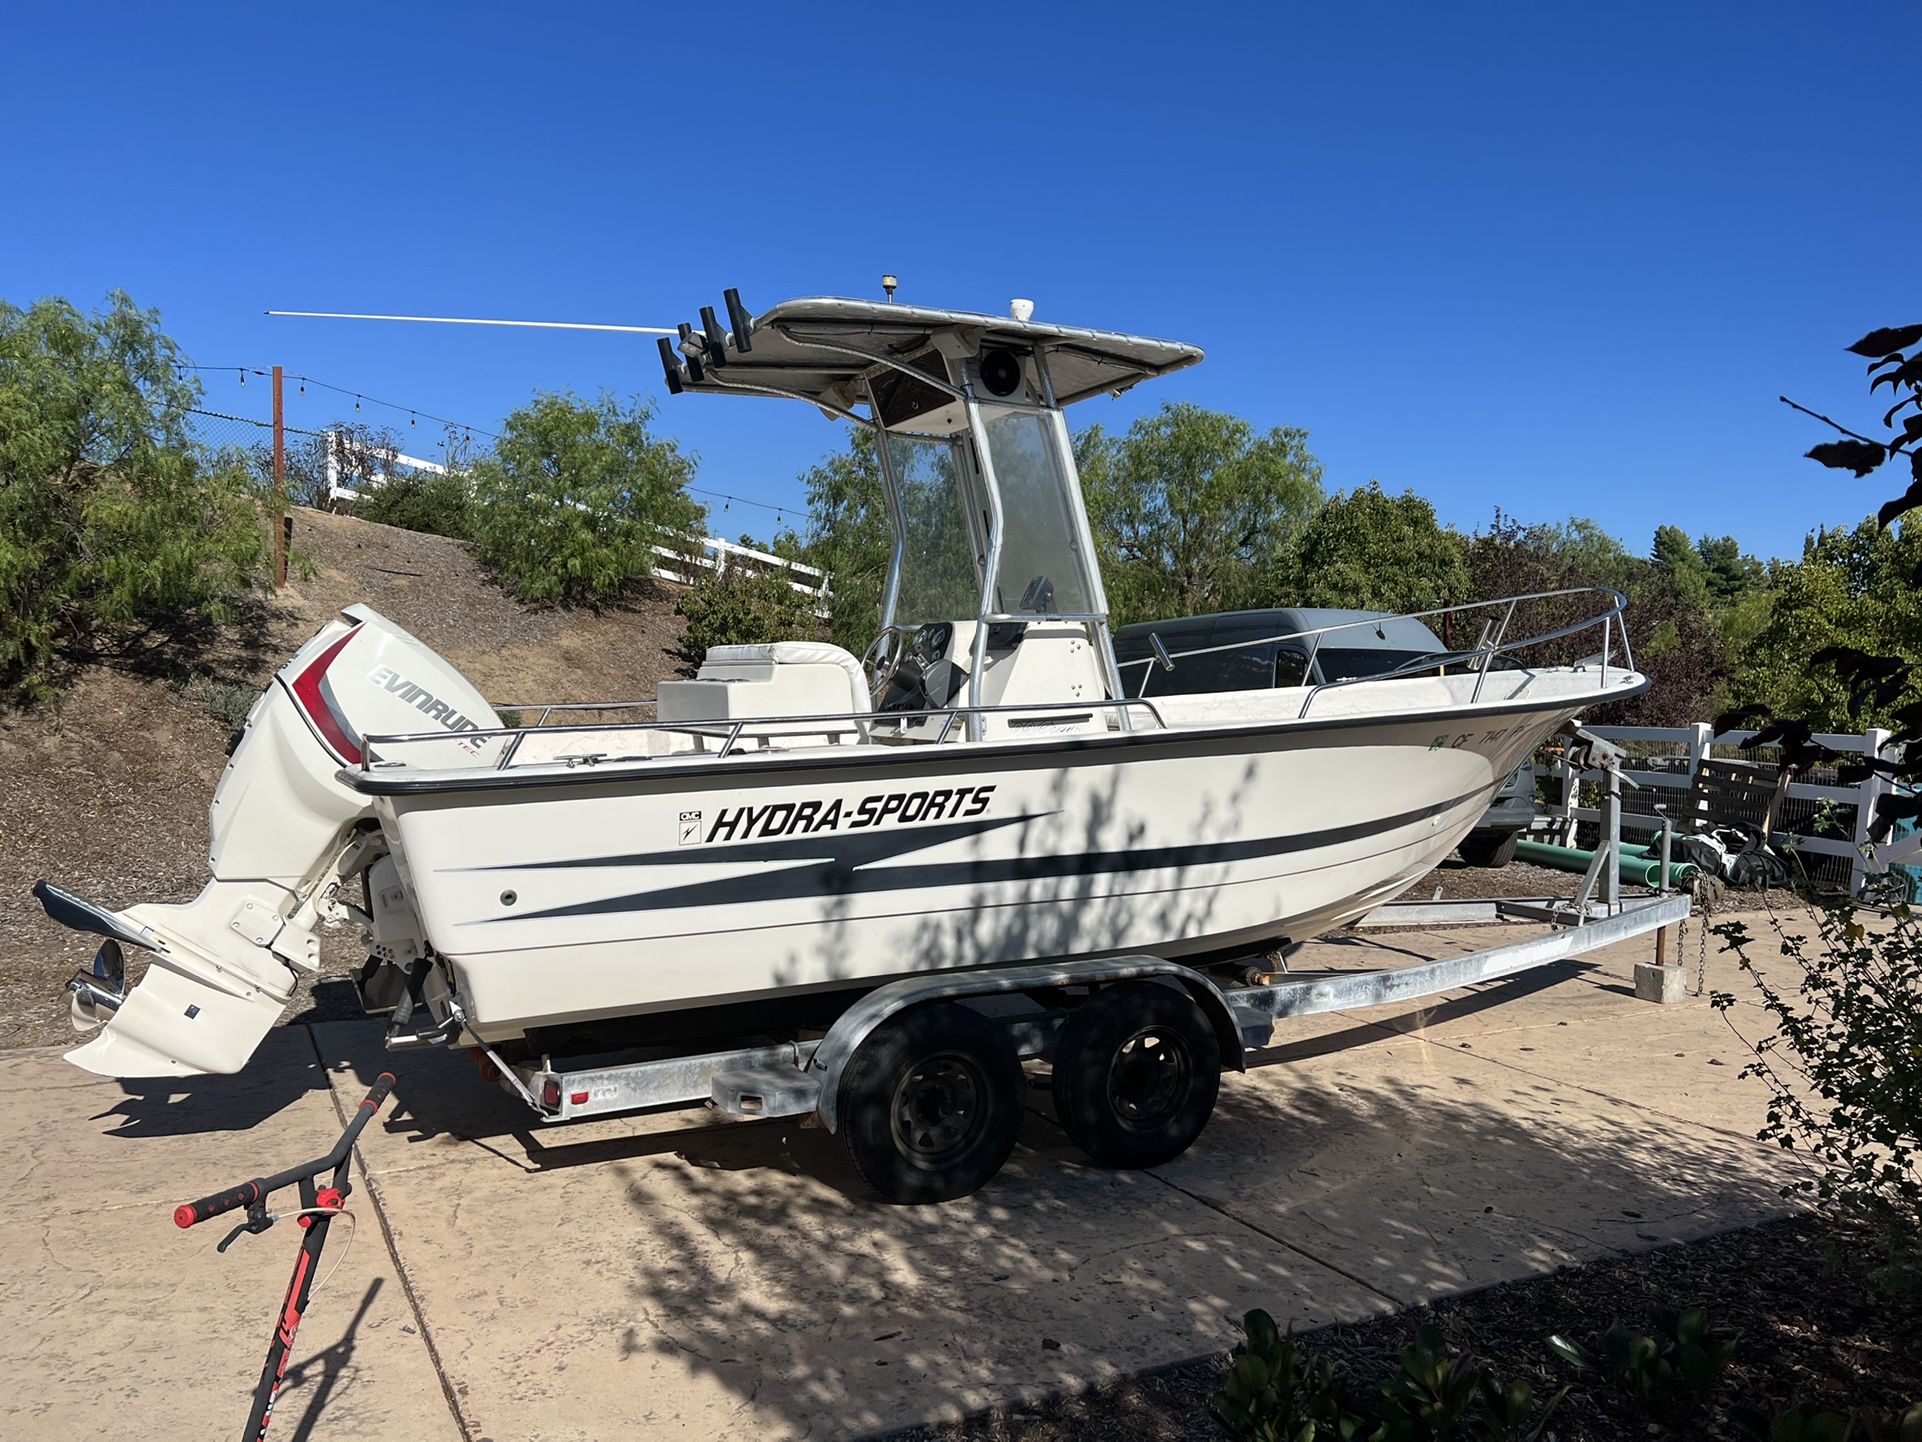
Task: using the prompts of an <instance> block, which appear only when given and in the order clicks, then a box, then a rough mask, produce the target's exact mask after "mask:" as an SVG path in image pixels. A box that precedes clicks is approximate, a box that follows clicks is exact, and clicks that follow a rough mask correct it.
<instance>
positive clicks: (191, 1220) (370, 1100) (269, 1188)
mask: <svg viewBox="0 0 1922 1442" xmlns="http://www.w3.org/2000/svg"><path fill="white" fill-rule="evenodd" d="M393 1089H394V1074H393V1073H392V1072H390V1071H384V1072H382V1073H381V1074H380V1075H379V1077H377V1078H376V1079H375V1081H374V1084H373V1085H372V1086H371V1087H369V1088H368V1089H367V1095H366V1096H365V1097H363V1098H362V1099H361V1103H360V1105H359V1106H357V1107H356V1108H354V1115H353V1116H352V1117H351V1118H350V1119H349V1120H348V1123H347V1126H346V1129H345V1130H344V1131H342V1132H341V1134H340V1140H339V1141H337V1142H335V1143H334V1149H333V1150H332V1151H331V1152H329V1153H327V1155H326V1156H324V1157H315V1158H314V1159H313V1160H312V1161H311V1162H303V1163H302V1164H301V1165H299V1166H297V1167H290V1168H288V1169H287V1170H286V1171H284V1172H278V1173H276V1174H275V1175H273V1176H271V1177H258V1178H255V1179H254V1180H253V1181H251V1182H242V1183H241V1184H240V1185H239V1186H237V1187H234V1188H232V1189H231V1190H229V1191H225V1192H215V1193H214V1194H213V1195H212V1196H210V1197H202V1198H201V1199H200V1200H199V1201H197V1202H183V1203H182V1204H181V1205H180V1206H177V1207H175V1208H174V1225H175V1226H176V1227H183V1228H184V1227H191V1226H193V1225H195V1224H196V1223H198V1222H204V1221H206V1220H207V1219H208V1218H209V1217H217V1216H219V1215H220V1214H221V1213H222V1212H231V1211H233V1210H234V1209H235V1208H236V1207H250V1206H252V1205H253V1204H254V1203H255V1202H258V1201H263V1200H265V1198H266V1197H267V1195H268V1194H269V1193H270V1192H277V1191H279V1190H280V1189H281V1188H282V1187H284V1186H287V1185H288V1184H290V1183H292V1182H297V1181H299V1180H301V1178H303V1177H312V1176H317V1175H319V1174H320V1173H321V1172H324V1171H326V1170H328V1169H329V1168H331V1167H338V1166H339V1165H340V1164H341V1162H342V1161H343V1160H345V1158H346V1156H347V1153H348V1150H349V1149H350V1148H351V1147H352V1146H353V1145H354V1141H355V1139H356V1138H358V1137H359V1136H360V1131H361V1128H362V1127H364V1126H366V1125H367V1123H368V1122H369V1121H370V1120H371V1119H372V1118H373V1115H374V1113H375V1112H377V1111H379V1110H380V1106H381V1103H382V1102H384V1101H386V1100H387V1096H388V1093H389V1092H391V1091H393Z"/></svg>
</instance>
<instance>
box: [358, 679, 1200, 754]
mask: <svg viewBox="0 0 1922 1442" xmlns="http://www.w3.org/2000/svg"><path fill="white" fill-rule="evenodd" d="M653 704H654V703H653V702H648V701H634V702H620V703H615V705H612V706H607V707H601V706H599V705H598V704H597V703H592V702H556V703H553V704H551V705H547V706H544V707H539V708H535V707H528V708H525V709H528V710H535V709H538V710H540V712H541V715H542V716H543V718H545V717H546V716H548V715H551V714H552V713H553V712H555V711H562V710H569V709H571V710H576V711H592V710H597V709H607V710H613V709H619V708H620V707H623V706H632V707H640V706H650V705H653ZM506 709H509V710H512V709H516V708H513V707H509V708H506ZM1101 711H1106V712H1110V713H1114V714H1120V713H1123V712H1126V713H1128V714H1130V715H1135V714H1139V715H1145V716H1146V717H1147V718H1148V719H1149V720H1150V721H1152V722H1153V723H1154V726H1155V728H1156V729H1157V730H1166V729H1167V727H1168V723H1167V721H1166V719H1165V718H1164V717H1163V716H1162V714H1161V710H1160V708H1159V707H1158V706H1157V705H1156V704H1155V702H1154V701H1152V700H1144V699H1142V698H1140V697H1133V696H1129V697H1123V698H1121V699H1119V700H1101V701H1023V702H1015V703H1012V704H1008V705H995V706H967V705H962V706H944V707H937V708H929V709H926V710H915V711H839V712H832V713H823V714H816V715H799V716H741V717H734V718H729V719H726V720H714V721H659V720H655V721H608V722H597V723H591V724H583V725H556V726H548V725H541V724H540V723H539V722H536V723H535V724H533V725H529V726H496V727H484V728H481V729H478V730H474V731H405V732H396V733H393V734H390V735H384V736H368V737H366V738H365V740H364V742H363V744H362V748H361V763H360V769H361V770H362V771H363V772H366V771H371V770H377V769H382V768H391V767H396V766H407V765H421V764H422V763H421V762H418V761H415V760H413V759H411V758H408V757H403V756H400V755H398V754H396V753H397V752H399V751H400V750H401V749H402V748H415V747H418V748H422V749H424V750H426V751H427V752H429V753H430V754H431V755H434V756H440V755H445V756H446V757H447V764H448V766H449V767H452V768H460V769H470V768H472V767H473V766H474V765H475V764H476V763H475V761H474V760H473V759H472V757H473V753H474V752H475V750H476V749H477V748H479V749H480V751H481V753H482V756H483V762H482V763H481V764H485V765H489V766H491V767H493V768H494V769H496V770H506V769H507V768H508V767H509V766H511V765H512V764H513V761H514V758H515V756H516V755H517V754H518V753H519V751H520V748H521V745H522V743H523V742H525V741H526V740H527V738H528V737H530V736H532V735H535V734H537V733H538V734H539V735H540V736H542V737H543V738H545V739H553V738H575V737H579V738H583V739H584V740H588V741H592V740H593V739H595V738H605V739H614V738H616V737H620V736H642V737H644V736H646V735H648V734H650V733H654V734H663V735H675V736H686V737H690V738H693V739H695V740H697V741H699V742H700V743H702V746H701V749H702V750H703V751H704V752H707V753H708V754H712V755H714V756H715V758H716V759H719V758H721V757H725V756H729V755H732V754H734V752H735V751H736V749H737V748H738V747H739V746H740V745H741V743H742V741H743V740H760V739H765V738H771V737H776V736H780V735H783V734H786V735H800V736H815V735H819V734H821V733H823V732H827V731H835V730H846V731H862V732H871V731H872V732H881V733H882V734H885V728H886V727H888V726H890V725H892V724H893V723H896V722H900V723H902V724H903V725H904V726H905V724H906V723H909V722H914V721H923V720H928V719H931V718H940V719H941V720H942V722H943V725H942V728H941V731H940V733H939V735H938V737H937V738H936V740H937V741H945V740H947V739H949V737H950V736H951V735H952V733H953V731H954V723H955V722H956V721H957V720H959V719H961V718H963V717H966V716H970V715H975V716H991V715H1013V716H1036V715H1048V714H1051V713H1055V712H1059V713H1062V714H1064V715H1082V716H1085V715H1087V714H1089V713H1090V712H1101ZM494 741H501V742H504V743H505V744H504V745H502V746H501V747H500V754H499V756H498V757H496V758H493V759H491V760H487V759H486V758H485V750H486V748H487V743H490V742H494ZM714 742H718V743H719V744H718V745H716V746H712V747H710V746H709V744H708V743H714ZM911 744H921V745H926V744H932V743H929V742H923V741H918V740H917V741H914V742H912V743H911ZM450 748H453V749H450ZM651 754H652V753H650V752H649V751H647V750H646V749H645V745H643V748H642V749H641V750H638V751H632V752H623V753H614V752H592V751H583V752H581V753H579V756H580V758H581V759H583V760H585V759H586V758H588V757H592V759H593V764H601V763H605V762H612V761H639V760H645V759H647V758H648V757H649V756H650V755H651Z"/></svg>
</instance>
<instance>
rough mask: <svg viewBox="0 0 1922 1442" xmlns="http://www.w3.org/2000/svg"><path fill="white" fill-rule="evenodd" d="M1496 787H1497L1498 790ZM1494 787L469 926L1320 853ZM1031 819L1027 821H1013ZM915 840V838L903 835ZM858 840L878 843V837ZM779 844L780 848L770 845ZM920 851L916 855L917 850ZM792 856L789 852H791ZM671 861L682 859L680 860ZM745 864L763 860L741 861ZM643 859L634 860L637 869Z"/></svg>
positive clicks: (736, 883)
mask: <svg viewBox="0 0 1922 1442" xmlns="http://www.w3.org/2000/svg"><path fill="white" fill-rule="evenodd" d="M1497 784H1499V783H1497ZM1493 789H1494V788H1493V786H1481V787H1477V788H1476V789H1475V790H1473V791H1469V792H1466V793H1464V794H1463V795H1460V796H1456V797H1453V798H1452V799H1450V800H1447V801H1439V802H1436V803H1435V804H1434V805H1432V806H1423V807H1419V808H1417V809H1416V810H1414V811H1404V812H1402V813H1400V814H1399V815H1396V816H1383V817H1379V818H1377V819H1375V820H1372V821H1362V822H1357V823H1355V824H1354V825H1351V826H1330V827H1323V828H1321V829H1320V830H1316V831H1302V832H1296V833H1294V834H1292V835H1288V836H1264V837H1256V838H1250V839H1248V840H1244V841H1211V842H1202V843H1198V844H1196V845H1193V846H1151V847H1138V848H1135V849H1132V850H1127V851H1080V852H1067V853H1055V854H1052V855H1046V856H1008V857H996V858H992V859H985V858H984V859H977V860H974V861H944V862H939V863H936V864H933V865H926V864H924V865H919V866H893V867H884V868H880V869H878V870H877V869H873V868H872V867H871V866H869V865H868V863H866V862H855V861H851V860H850V859H848V858H847V857H845V856H837V857H834V858H831V859H828V860H823V861H814V862H809V863H807V864H805V865H800V866H788V867H783V868H781V869H779V870H774V871H760V872H750V873H748V874H746V875H742V876H728V877H719V878H716V879H714V880H712V881H696V882H689V883H686V884H683V885H679V886H664V887H657V888H655V889H654V890H651V891H637V892H631V893H629V894H627V895H623V896H609V897H604V898H602V899H600V900H598V901H581V902H575V903H573V904H572V905H569V906H553V907H548V908H547V909H545V910H542V911H529V912H524V913H522V914H521V915H519V916H501V917H484V918H479V919H477V921H475V922H469V923H465V924H466V925H477V924H478V925H482V926H493V925H498V924H499V923H500V922H503V921H540V920H552V919H553V918H555V917H562V916H605V915H609V914H615V913H620V912H630V911H667V910H672V909H675V908H678V907H701V906H741V905H748V904H751V903H754V902H759V901H795V900H799V899H801V898H803V897H809V896H856V895H866V894H868V893H872V892H878V891H905V890H912V889H919V888H929V889H933V888H938V887H943V886H990V885H994V884H996V883H1000V882H1009V881H1041V880H1046V879H1050V878H1056V877H1064V876H1088V875H1095V874H1100V873H1104V872H1117V871H1155V870H1160V869H1162V868H1164V867H1190V866H1208V865H1212V864H1217V863H1221V862H1229V861H1250V860H1256V859H1259V858H1261V857H1266V856H1283V855H1287V854H1288V853H1290V852H1296V851H1310V850H1313V849H1314V848H1315V847H1318V846H1337V845H1340V844H1342V843H1343V842H1348V841H1360V840H1363V839H1365V838H1367V837H1371V836H1375V835H1379V834H1380V833H1382V832H1385V831H1393V830H1395V829H1396V828H1397V827H1401V826H1408V825H1411V824H1413V823H1414V822H1417V821H1425V820H1427V819H1428V818H1429V817H1431V816H1436V815H1439V814H1440V813H1442V812H1444V811H1449V810H1452V809H1453V808H1455V807H1457V806H1461V805H1463V804H1464V803H1467V802H1471V801H1475V800H1478V799H1485V798H1486V797H1487V796H1488V794H1489V793H1490V792H1491V791H1492V790H1493ZM1010 819H1011V820H1013V819H1019V820H1023V821H1026V820H1032V819H1034V818H1032V817H1020V818H1010ZM902 834H906V835H912V834H913V833H902ZM861 839H862V840H864V841H866V840H872V841H880V840H881V839H882V838H880V837H872V838H868V837H864V838H861ZM771 844H778V843H771ZM728 849H730V848H703V849H702V851H703V853H704V855H705V858H706V859H710V860H712V859H714V857H715V853H716V851H722V850H728ZM916 849H918V848H916ZM789 854H790V855H792V854H793V853H792V852H790V853H789ZM676 859H679V858H678V857H677V858H676ZM740 859H742V860H750V859H763V858H746V857H743V858H740ZM646 860H647V859H646V858H637V859H636V862H637V864H642V863H644V862H645V861H646Z"/></svg>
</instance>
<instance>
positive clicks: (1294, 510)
mask: <svg viewBox="0 0 1922 1442" xmlns="http://www.w3.org/2000/svg"><path fill="white" fill-rule="evenodd" d="M1075 459H1076V463H1077V465H1078V467H1079V469H1080V471H1081V483H1082V486H1083V489H1084V491H1085V494H1086V496H1087V500H1088V512H1089V519H1090V521H1091V523H1092V525H1093V528H1094V534H1095V545H1096V549H1097V551H1098V552H1099V554H1100V558H1101V565H1102V573H1103V576H1104V578H1105V580H1106V583H1107V590H1108V606H1109V609H1110V611H1111V612H1112V613H1113V616H1114V620H1115V623H1116V624H1117V625H1126V624H1127V623H1129V622H1131V621H1140V620H1159V619H1163V618H1166V617H1173V616H1192V615H1199V614H1203V613H1205V612H1209V611H1230V610H1236V609H1240V608H1244V607H1249V606H1256V605H1262V604H1272V603H1273V598H1272V596H1271V595H1270V587H1271V586H1272V583H1273V580H1274V577H1275V574H1276V572H1277V570H1278V569H1279V568H1280V566H1281V564H1282V560H1283V557H1284V556H1285V555H1286V554H1287V551H1288V547H1289V545H1290V544H1291V543H1292V542H1293V540H1294V539H1295V537H1296V536H1297V535H1298V534H1299V533H1300V531H1301V529H1302V527H1303V526H1304V525H1305V524H1307V522H1308V520H1309V518H1310V517H1311V516H1313V515H1314V513H1315V511H1316V509H1317V507H1318V506H1319V505H1320V504H1321V463H1320V462H1319V461H1317V460H1316V459H1315V457H1314V455H1313V454H1312V453H1311V452H1310V451H1309V449H1308V433H1307V432H1306V431H1303V430H1297V429H1295V428H1293V427H1284V426H1277V427H1276V428H1274V429H1273V430H1270V431H1268V432H1267V433H1266V434H1257V433H1256V432H1255V430H1254V428H1253V427H1252V426H1250V425H1249V424H1248V423H1247V422H1246V421H1244V420H1242V419H1240V418H1239V417H1238V416H1231V415H1228V414H1226V413H1225V412H1222V411H1211V410H1204V409H1203V408H1202V407H1200V406H1196V405H1192V404H1188V403H1186V402H1176V403H1171V404H1167V405H1164V406H1162V408H1161V410H1160V411H1159V412H1158V413H1156V414H1155V415H1152V416H1144V417H1143V418H1142V419H1140V420H1138V421H1136V422H1135V423H1134V424H1133V425H1132V426H1130V427H1129V428H1128V432H1127V434H1126V435H1125V436H1121V437H1118V438H1117V437H1110V436H1108V435H1107V434H1106V433H1105V432H1103V430H1102V428H1101V427H1100V426H1099V425H1094V426H1090V427H1089V428H1088V429H1087V430H1085V431H1083V432H1081V434H1080V435H1079V436H1078V437H1076V440H1075Z"/></svg>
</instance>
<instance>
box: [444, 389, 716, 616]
mask: <svg viewBox="0 0 1922 1442" xmlns="http://www.w3.org/2000/svg"><path fill="white" fill-rule="evenodd" d="M652 418H653V407H652V406H651V405H650V404H648V403H647V402H645V401H630V402H625V403H623V402H622V401H620V400H618V399H616V398H615V397H614V396H612V395H605V394H604V395H602V396H601V398H600V399H599V400H598V401H595V402H591V403H590V402H587V401H583V400H581V399H579V398H578V397H576V396H572V395H545V394H544V395H540V396H536V397H535V399H534V400H533V401H532V402H530V403H529V404H528V405H525V406H523V407H521V409H519V410H517V411H515V412H514V413H513V414H512V415H510V416H508V418H507V419H506V420H505V421H504V422H503V423H502V426H501V436H500V439H499V441H498V442H497V443H496V446H495V449H494V454H493V455H492V456H488V457H484V458H482V459H481V460H479V461H477V462H475V464H474V467H473V470H472V477H473V482H474V491H473V503H472V507H471V511H470V520H471V529H472V532H473V538H474V542H475V546H476V549H477V551H478V553H479V556H480V559H481V560H482V561H483V562H484V563H485V564H487V565H488V566H490V567H492V568H493V569H494V571H495V572H496V574H497V575H498V576H499V577H500V580H501V582H502V584H503V585H505V586H506V587H507V589H508V590H510V591H511V592H513V594H514V595H516V596H517V597H519V598H520V599H521V600H523V601H530V602H535V603H545V602H558V603H561V604H583V603H593V602H598V601H607V600H612V599H614V598H616V597H618V596H620V595H621V594H622V593H623V592H625V591H626V590H627V589H628V588H629V587H631V586H633V585H635V584H636V583H637V582H643V581H645V579H646V578H647V576H648V574H649V573H650V572H651V571H652V569H653V564H654V560H655V557H654V553H653V551H652V550H651V549H650V548H651V547H653V546H655V545H661V544H666V543H667V542H666V539H665V535H664V533H673V532H686V531H690V530H693V529H695V528H696V527H698V526H700V525H701V524H702V522H703V518H704V517H703V512H702V509H701V507H700V506H698V505H697V504H695V502H694V501H693V500H692V499H691V498H690V497H689V496H688V494H687V485H688V482H689V481H691V480H692V479H693V476H694V462H693V461H692V459H690V458H689V457H687V456H684V455H682V454H681V452H680V450H679V448H678V447H677V446H676V445H675V443H674V442H673V441H671V440H664V439H659V438H657V437H655V436H654V435H652V434H650V433H649V431H648V422H649V421H650V420H651V419H652Z"/></svg>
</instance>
